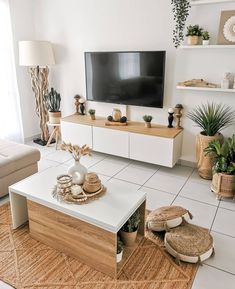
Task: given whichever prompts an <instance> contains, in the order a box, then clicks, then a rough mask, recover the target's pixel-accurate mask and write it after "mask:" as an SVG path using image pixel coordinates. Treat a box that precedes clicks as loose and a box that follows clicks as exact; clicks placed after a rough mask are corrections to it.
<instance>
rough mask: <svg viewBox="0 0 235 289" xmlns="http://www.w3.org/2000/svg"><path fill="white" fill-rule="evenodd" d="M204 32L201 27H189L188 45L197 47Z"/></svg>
mask: <svg viewBox="0 0 235 289" xmlns="http://www.w3.org/2000/svg"><path fill="white" fill-rule="evenodd" d="M202 31H203V28H201V27H199V25H189V26H188V27H187V33H186V36H187V39H188V45H197V44H198V42H199V37H201V36H202Z"/></svg>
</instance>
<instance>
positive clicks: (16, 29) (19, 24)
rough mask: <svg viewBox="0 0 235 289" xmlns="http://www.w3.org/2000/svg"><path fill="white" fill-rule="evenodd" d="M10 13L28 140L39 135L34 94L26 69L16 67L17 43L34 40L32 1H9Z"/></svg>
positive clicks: (24, 123)
mask: <svg viewBox="0 0 235 289" xmlns="http://www.w3.org/2000/svg"><path fill="white" fill-rule="evenodd" d="M9 2H10V11H11V21H12V31H13V41H14V50H15V62H16V73H17V81H18V87H19V93H20V105H21V111H22V121H23V131H24V138H25V139H27V138H30V137H32V136H35V135H37V134H38V133H39V126H38V118H37V116H36V114H35V101H34V94H33V92H32V90H31V84H30V76H29V74H28V73H27V68H26V67H20V66H19V65H18V63H19V58H18V41H19V40H29V39H34V37H35V30H34V20H35V19H34V15H33V1H31V0H20V1H18V0H10V1H9Z"/></svg>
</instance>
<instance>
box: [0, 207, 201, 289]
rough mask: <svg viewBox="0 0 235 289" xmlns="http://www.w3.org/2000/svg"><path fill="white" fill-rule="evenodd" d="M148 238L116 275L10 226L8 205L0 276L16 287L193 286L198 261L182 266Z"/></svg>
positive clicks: (0, 241)
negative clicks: (110, 275) (79, 260)
mask: <svg viewBox="0 0 235 289" xmlns="http://www.w3.org/2000/svg"><path fill="white" fill-rule="evenodd" d="M161 245H162V244H161V240H160V239H155V241H154V242H153V241H150V240H149V239H148V238H145V239H144V240H143V241H142V243H141V244H140V245H139V247H138V248H137V249H136V251H135V252H134V254H133V256H132V257H131V258H130V260H129V261H128V263H127V264H126V265H125V267H124V268H123V270H122V272H121V274H120V276H119V277H118V279H117V280H115V279H112V278H110V277H109V276H106V275H105V274H103V273H100V272H98V271H96V270H94V269H92V268H90V267H88V266H87V265H84V264H82V263H80V262H78V261H77V260H75V259H73V258H71V257H69V256H66V255H65V254H63V253H60V252H58V251H56V250H54V249H52V248H50V247H48V246H46V245H44V244H42V243H40V242H38V241H36V240H34V239H32V238H31V237H30V236H29V232H28V226H27V225H26V226H23V227H21V228H19V229H17V230H12V228H11V218H10V209H9V205H8V204H7V205H4V206H1V207H0V280H2V281H3V282H6V283H8V284H9V285H12V286H13V287H15V288H17V289H189V288H191V285H192V281H193V279H194V276H195V273H196V268H197V266H196V265H191V264H185V263H182V264H181V266H178V265H176V264H175V263H174V261H173V260H172V259H171V257H170V256H169V255H168V254H167V253H166V252H165V251H164V249H163V248H162V246H161Z"/></svg>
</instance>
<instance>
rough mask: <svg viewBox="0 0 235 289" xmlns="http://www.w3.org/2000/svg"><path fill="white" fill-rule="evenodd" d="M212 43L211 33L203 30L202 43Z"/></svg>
mask: <svg viewBox="0 0 235 289" xmlns="http://www.w3.org/2000/svg"><path fill="white" fill-rule="evenodd" d="M209 43H210V34H209V32H208V31H203V32H202V45H209Z"/></svg>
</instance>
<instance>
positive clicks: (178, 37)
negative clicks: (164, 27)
mask: <svg viewBox="0 0 235 289" xmlns="http://www.w3.org/2000/svg"><path fill="white" fill-rule="evenodd" d="M171 4H172V5H173V8H172V11H173V14H174V21H175V29H174V30H173V43H174V45H175V48H177V47H179V46H180V44H181V42H182V41H183V40H184V28H185V22H186V20H187V17H188V15H189V9H190V8H191V6H190V1H189V0H171Z"/></svg>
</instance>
